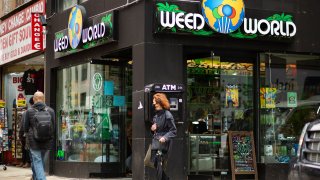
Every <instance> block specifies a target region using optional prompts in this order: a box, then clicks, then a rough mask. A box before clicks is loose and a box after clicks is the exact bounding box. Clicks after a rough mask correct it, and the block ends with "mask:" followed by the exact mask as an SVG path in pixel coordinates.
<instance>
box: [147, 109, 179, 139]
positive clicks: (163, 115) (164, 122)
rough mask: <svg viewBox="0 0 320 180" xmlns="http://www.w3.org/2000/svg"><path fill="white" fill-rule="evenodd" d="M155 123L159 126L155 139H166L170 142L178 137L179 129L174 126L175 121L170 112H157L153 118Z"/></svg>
mask: <svg viewBox="0 0 320 180" xmlns="http://www.w3.org/2000/svg"><path fill="white" fill-rule="evenodd" d="M153 123H156V124H157V130H156V132H155V133H154V135H153V138H155V139H160V138H161V137H164V138H165V139H166V141H170V140H171V139H172V138H174V137H176V135H177V128H176V125H175V124H174V119H173V116H172V114H171V112H170V111H168V110H161V111H157V112H156V115H155V116H154V117H153Z"/></svg>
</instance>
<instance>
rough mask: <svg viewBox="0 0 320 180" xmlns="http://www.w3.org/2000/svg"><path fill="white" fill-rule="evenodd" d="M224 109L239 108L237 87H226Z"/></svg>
mask: <svg viewBox="0 0 320 180" xmlns="http://www.w3.org/2000/svg"><path fill="white" fill-rule="evenodd" d="M226 107H239V88H238V86H237V85H227V86H226Z"/></svg>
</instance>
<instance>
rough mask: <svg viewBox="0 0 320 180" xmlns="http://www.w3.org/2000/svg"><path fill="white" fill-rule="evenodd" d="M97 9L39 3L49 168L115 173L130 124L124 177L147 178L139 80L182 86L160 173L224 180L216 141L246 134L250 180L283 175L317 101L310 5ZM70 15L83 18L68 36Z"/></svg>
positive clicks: (225, 161)
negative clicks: (51, 123) (250, 139)
mask: <svg viewBox="0 0 320 180" xmlns="http://www.w3.org/2000/svg"><path fill="white" fill-rule="evenodd" d="M59 2H60V1H59ZM103 2H104V4H103V5H101V4H100V5H97V3H94V2H93V1H90V0H88V1H86V2H77V1H74V4H80V5H81V6H73V5H74V4H73V5H70V6H69V5H68V4H65V3H64V1H61V2H60V4H59V3H54V2H49V4H52V5H54V6H52V7H51V6H49V7H48V12H47V13H48V14H52V13H53V12H54V11H58V12H59V13H58V14H57V15H55V16H53V17H52V18H51V19H50V20H49V27H50V29H48V32H49V33H48V41H47V47H48V49H49V51H48V52H47V54H46V59H48V61H47V63H46V65H47V66H46V68H47V69H46V71H47V72H48V75H47V77H46V80H47V81H46V85H47V87H49V88H48V89H47V91H46V93H47V94H50V97H49V98H48V99H47V101H48V102H50V105H51V106H53V107H55V109H56V114H57V141H56V142H57V144H56V151H55V152H54V153H53V155H54V156H53V157H52V164H51V165H52V166H51V167H52V169H51V170H52V173H54V174H57V175H62V176H69V177H98V176H99V177H101V176H103V177H112V176H124V175H125V173H126V172H128V171H127V170H126V169H127V167H126V163H125V162H126V159H127V157H129V156H130V152H127V150H128V149H130V148H129V147H131V146H130V145H131V142H130V140H129V141H128V139H130V131H126V128H127V127H130V124H131V122H132V136H133V137H132V154H133V157H132V158H133V161H132V163H133V164H132V168H133V169H132V172H133V179H144V178H146V177H153V176H154V174H155V172H154V170H152V169H149V168H147V167H144V165H143V163H142V162H143V158H144V155H145V151H146V149H147V147H148V145H149V143H150V140H151V135H150V133H149V127H148V126H147V124H146V123H145V121H143V119H144V118H145V117H144V115H143V114H141V113H140V112H141V109H143V108H139V107H143V106H145V105H147V104H143V101H136V100H137V99H139V98H141V97H140V96H139V92H140V91H143V90H144V87H145V86H146V85H148V84H152V83H163V84H166V83H168V84H183V85H184V87H185V91H184V95H183V97H184V98H183V101H184V103H185V108H184V110H183V112H184V113H183V116H182V117H181V118H182V119H183V120H182V121H179V122H177V128H178V136H177V137H176V138H175V139H174V140H173V147H174V148H173V151H172V154H171V155H170V157H169V162H171V163H169V164H168V166H169V167H168V174H169V175H170V177H172V178H173V179H186V178H187V176H189V179H192V178H195V179H199V178H201V177H204V178H208V177H214V176H219V177H222V176H224V177H227V178H230V175H231V167H230V158H229V149H228V141H227V134H228V132H229V131H253V132H254V138H255V145H256V146H255V151H256V159H257V164H258V174H259V179H272V178H275V177H283V178H286V176H287V173H288V170H289V161H290V160H291V159H292V157H294V156H295V155H296V153H297V143H298V138H299V134H300V131H301V130H300V129H302V126H303V124H304V123H305V122H308V121H311V120H313V119H314V118H315V116H314V115H313V116H312V115H310V116H309V115H308V116H307V115H306V114H308V113H311V112H314V108H317V105H318V102H317V101H316V97H317V95H318V88H317V84H316V82H317V75H316V74H317V73H318V72H319V70H320V69H319V67H318V66H317V63H316V62H317V61H318V60H319V53H320V50H319V45H318V44H317V38H316V37H312V36H311V34H312V33H311V32H312V29H314V27H313V26H311V25H310V24H308V23H306V22H305V21H304V20H303V19H304V18H313V17H314V16H315V14H313V13H315V11H312V9H313V8H314V6H313V5H312V3H316V2H315V1H313V2H311V3H310V4H309V5H308V6H307V5H306V6H303V5H302V4H300V3H284V1H281V4H280V5H279V4H275V3H272V2H269V1H268V2H264V1H254V2H251V1H250V2H245V4H243V3H242V4H241V3H240V4H237V3H236V4H234V3H235V2H234V3H233V2H230V3H229V4H230V5H229V6H226V7H224V6H221V9H220V10H221V11H220V10H219V9H218V8H219V6H220V5H219V6H215V5H216V4H214V3H212V4H211V3H209V2H211V1H209V0H207V1H204V2H202V1H190V2H189V1H160V0H159V1H156V2H154V1H152V2H149V1H134V2H127V1H117V2H109V1H107V0H106V1H103ZM54 7H56V8H54ZM270 7H273V8H272V9H273V11H271V10H270ZM223 8H224V11H223ZM210 9H211V11H210ZM244 9H245V13H244ZM210 12H212V13H211V15H210ZM236 12H237V13H236ZM299 12H306V13H305V14H301V13H299ZM73 14H75V15H76V14H86V16H84V15H83V16H81V17H82V18H75V19H76V20H75V21H77V23H76V24H75V26H78V27H79V28H80V31H78V30H77V29H75V30H74V31H75V32H82V34H81V33H79V34H77V33H74V34H72V36H71V35H68V28H69V32H70V31H72V30H73V29H72V25H71V26H70V23H71V24H72V23H73V22H72V16H73ZM61 19H65V20H64V21H61ZM79 19H81V20H79ZM85 22H87V23H85ZM239 22H243V23H239ZM210 26H211V27H210ZM81 30H82V31H81ZM70 37H71V38H70ZM75 39H76V40H75ZM80 41H81V42H80ZM79 42H80V43H79ZM141 103H142V104H143V105H142V104H141ZM140 105H141V106H140ZM302 117H304V118H305V119H304V120H303V121H301V120H300V119H301V118H302ZM297 122H299V123H297ZM128 135H129V138H127V137H128ZM94 150H95V151H94ZM79 168H81V169H85V170H84V171H82V172H80V173H79V171H77V169H79ZM280 168H281V170H279V169H280ZM66 169H68V171H65V170H66ZM267 174H268V176H267Z"/></svg>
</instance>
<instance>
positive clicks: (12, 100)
mask: <svg viewBox="0 0 320 180" xmlns="http://www.w3.org/2000/svg"><path fill="white" fill-rule="evenodd" d="M45 5H46V1H45V0H39V1H30V0H25V1H23V0H10V1H9V0H3V1H1V2H0V68H1V102H2V106H1V112H2V113H1V127H2V130H3V131H2V132H3V134H4V136H5V137H6V138H3V142H4V143H2V147H1V151H5V152H6V154H7V155H6V157H8V158H7V162H8V163H12V164H16V163H20V162H21V160H22V154H23V153H22V151H23V149H24V148H23V147H22V146H21V142H20V139H19V138H18V132H19V129H20V122H21V119H22V118H21V117H22V116H21V114H22V113H23V112H24V111H25V110H26V109H27V108H28V107H30V105H28V103H27V102H28V101H29V99H30V98H31V97H32V95H33V94H34V93H35V92H36V91H37V90H39V91H42V92H43V91H44V76H45V75H44V65H45V56H44V49H45V43H44V41H45V35H44V34H43V32H42V30H41V29H42V25H41V23H40V22H39V21H38V22H37V25H38V26H39V27H40V28H39V31H38V32H36V35H37V43H38V45H39V47H37V48H34V47H35V46H34V45H35V43H34V42H36V41H34V38H35V36H34V35H35V33H34V31H33V30H32V28H33V27H34V25H35V23H33V22H34V21H33V19H34V18H33V17H34V16H33V15H35V14H36V15H37V16H38V15H40V14H41V15H45ZM40 45H41V47H40ZM43 45H44V46H43ZM8 134H9V136H11V137H12V138H11V140H9V138H8ZM9 157H12V158H9ZM10 159H13V160H12V161H11V160H10Z"/></svg>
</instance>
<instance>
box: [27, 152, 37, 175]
mask: <svg viewBox="0 0 320 180" xmlns="http://www.w3.org/2000/svg"><path fill="white" fill-rule="evenodd" d="M28 153H29V157H30V161H31V170H32V178H33V180H37V178H36V172H35V170H34V167H33V163H32V158H31V157H32V155H31V152H30V150H28Z"/></svg>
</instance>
